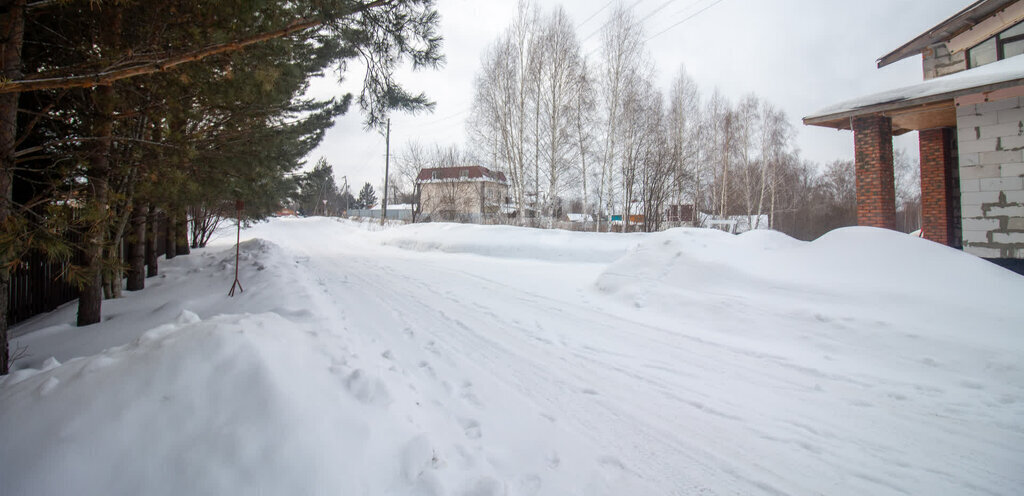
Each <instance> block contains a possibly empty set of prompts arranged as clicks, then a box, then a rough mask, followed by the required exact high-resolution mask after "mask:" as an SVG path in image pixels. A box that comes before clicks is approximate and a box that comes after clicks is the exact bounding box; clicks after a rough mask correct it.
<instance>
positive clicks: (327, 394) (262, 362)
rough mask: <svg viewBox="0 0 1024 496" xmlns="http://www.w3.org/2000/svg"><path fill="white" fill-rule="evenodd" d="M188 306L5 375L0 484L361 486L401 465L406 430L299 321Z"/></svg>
mask: <svg viewBox="0 0 1024 496" xmlns="http://www.w3.org/2000/svg"><path fill="white" fill-rule="evenodd" d="M182 315H183V318H182V319H180V320H179V323H175V324H168V325H164V326H161V327H158V328H156V329H153V330H151V331H149V332H146V333H145V334H143V335H142V336H141V337H140V338H139V339H138V340H137V341H136V342H134V343H132V344H130V345H126V346H121V347H117V348H112V349H109V350H107V351H104V352H102V353H99V354H97V355H93V356H89V357H84V358H77V359H72V360H69V361H68V362H67V363H65V364H64V365H61V366H58V367H56V368H52V369H50V370H48V371H46V372H40V373H38V374H36V375H33V376H32V377H29V378H23V379H22V380H18V381H8V382H9V383H8V384H4V385H3V389H2V392H0V395H2V400H0V419H2V424H3V427H2V429H0V445H2V446H3V447H4V449H3V450H2V451H0V467H2V468H0V473H2V475H0V492H2V493H3V494H9V495H15V494H70V493H75V494H260V493H262V494H314V493H317V492H319V491H320V490H321V489H323V488H328V487H330V488H338V489H339V492H341V493H350V494H351V493H365V492H367V489H368V488H367V487H366V486H365V485H364V483H365V481H366V479H367V478H366V477H365V474H366V473H367V472H370V473H373V472H374V471H379V470H387V469H388V467H387V464H388V463H391V464H392V465H393V466H392V467H390V469H391V470H395V471H397V470H398V467H397V459H398V456H399V453H397V452H393V453H387V449H389V448H388V446H390V449H394V444H395V438H396V437H398V436H401V433H400V432H395V431H394V429H390V428H386V427H385V425H382V424H383V423H382V422H379V421H375V420H374V419H375V416H374V415H371V414H368V413H367V412H366V409H367V407H366V406H364V405H362V404H360V402H358V401H356V400H355V399H354V398H352V397H351V396H347V395H345V394H344V391H345V388H344V377H340V376H334V375H331V374H324V373H322V371H324V370H327V369H329V368H330V366H331V364H330V363H329V362H328V361H327V360H326V358H325V357H321V356H317V354H316V353H315V352H314V348H313V347H312V346H311V345H310V343H308V342H307V340H306V339H305V338H304V335H303V333H301V332H296V328H295V326H294V325H293V324H292V323H290V322H288V321H286V320H284V319H282V318H281V317H280V316H278V315H275V314H259V315H248V316H240V315H231V316H221V317H217V318H214V319H211V320H209V321H200V320H199V318H198V316H196V315H195V314H192V313H183V314H182ZM332 379H333V380H332ZM10 382H13V383H10ZM375 424H376V425H375ZM371 436H372V438H371ZM410 437H411V436H410ZM381 438H384V439H385V440H390V441H391V442H386V441H385V442H382V439H381ZM371 440H372V441H373V442H371ZM382 448H383V450H384V451H385V452H384V453H379V454H377V456H367V455H369V454H370V453H372V452H373V451H374V450H377V449H382ZM381 464H384V466H383V467H382V466H381ZM361 481H362V483H361ZM384 489H386V486H381V485H378V486H376V487H375V488H374V490H371V491H369V492H373V493H379V494H383V493H384Z"/></svg>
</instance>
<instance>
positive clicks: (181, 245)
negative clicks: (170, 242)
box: [174, 208, 191, 255]
mask: <svg viewBox="0 0 1024 496" xmlns="http://www.w3.org/2000/svg"><path fill="white" fill-rule="evenodd" d="M175 220H176V221H177V225H176V226H175V227H174V235H175V239H174V244H175V248H174V252H175V254H177V255H188V254H189V253H191V250H190V249H189V246H188V211H187V210H185V209H184V208H179V209H178V212H177V215H176V219H175Z"/></svg>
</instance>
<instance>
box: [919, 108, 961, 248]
mask: <svg viewBox="0 0 1024 496" xmlns="http://www.w3.org/2000/svg"><path fill="white" fill-rule="evenodd" d="M918 134H919V137H920V141H921V230H922V231H923V233H924V237H925V239H929V240H931V241H934V242H936V243H942V244H944V245H946V246H953V247H959V246H960V240H959V239H958V238H959V236H957V235H956V229H955V226H956V224H957V221H958V220H959V217H960V212H959V210H960V209H959V208H957V207H958V205H959V200H960V198H959V194H957V190H958V189H959V188H958V187H957V186H956V184H955V180H954V167H958V165H957V164H955V163H953V160H954V147H955V146H956V145H955V143H956V131H955V130H953V129H950V128H941V129H928V130H924V131H920V132H919V133H918Z"/></svg>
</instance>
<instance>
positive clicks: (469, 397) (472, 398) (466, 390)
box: [459, 381, 484, 407]
mask: <svg viewBox="0 0 1024 496" xmlns="http://www.w3.org/2000/svg"><path fill="white" fill-rule="evenodd" d="M459 396H460V397H462V399H464V400H466V401H468V402H470V403H472V404H473V405H476V406H478V407H482V406H484V404H483V402H481V401H480V398H478V397H477V395H476V393H474V392H473V383H472V382H469V381H465V382H463V383H462V392H461V393H460V394H459Z"/></svg>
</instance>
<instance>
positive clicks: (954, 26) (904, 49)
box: [878, 0, 1018, 68]
mask: <svg viewBox="0 0 1024 496" xmlns="http://www.w3.org/2000/svg"><path fill="white" fill-rule="evenodd" d="M1017 1H1018V0H979V1H977V2H974V3H972V4H971V5H969V6H967V8H965V9H964V10H961V11H960V12H958V13H956V14H955V15H953V17H950V18H949V19H946V20H945V21H942V22H941V23H939V24H938V25H937V26H935V27H933V28H931V29H929V30H928V31H925V32H924V33H922V34H921V35H920V36H918V37H917V38H914V39H912V40H910V41H908V42H907V43H905V44H904V45H903V46H901V47H899V48H897V49H895V50H893V51H892V52H891V53H889V54H887V55H885V56H883V57H882V58H880V59H878V67H879V68H882V67H885V66H887V65H889V64H892V63H893V62H898V61H900V60H903V59H905V58H907V57H912V56H914V55H918V54H920V53H921V51H922V50H924V49H925V48H928V47H930V46H932V45H934V44H936V43H942V42H946V41H949V40H951V39H952V38H954V37H956V36H957V35H960V34H962V33H964V32H966V31H967V30H969V29H971V28H972V27H974V26H975V25H977V24H978V23H980V22H982V21H984V20H985V19H987V18H989V17H991V16H992V15H993V14H996V13H997V12H999V11H1000V10H1003V9H1004V8H1006V7H1007V6H1010V5H1012V4H1014V3H1015V2H1017Z"/></svg>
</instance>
